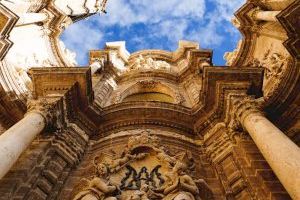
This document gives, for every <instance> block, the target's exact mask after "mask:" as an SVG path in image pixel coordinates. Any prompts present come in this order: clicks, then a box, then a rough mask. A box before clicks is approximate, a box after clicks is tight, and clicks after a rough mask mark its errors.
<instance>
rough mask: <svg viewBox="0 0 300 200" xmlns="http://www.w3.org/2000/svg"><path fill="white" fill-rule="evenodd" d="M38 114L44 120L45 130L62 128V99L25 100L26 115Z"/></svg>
mask: <svg viewBox="0 0 300 200" xmlns="http://www.w3.org/2000/svg"><path fill="white" fill-rule="evenodd" d="M29 113H38V114H40V115H42V116H43V118H44V119H45V123H46V127H47V128H58V129H60V128H62V127H63V124H64V116H63V113H64V112H63V100H62V98H38V99H32V98H31V99H28V100H27V113H26V114H25V115H27V114H29Z"/></svg>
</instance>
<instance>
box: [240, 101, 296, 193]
mask: <svg viewBox="0 0 300 200" xmlns="http://www.w3.org/2000/svg"><path fill="white" fill-rule="evenodd" d="M243 103H244V104H243ZM238 104H239V105H238V108H237V110H236V111H237V115H238V119H239V121H240V122H241V124H242V126H243V127H244V129H246V131H247V132H248V133H249V135H250V136H251V138H252V139H253V141H254V142H255V144H256V145H257V147H258V149H259V150H260V152H261V153H262V155H263V156H264V158H265V159H266V161H267V162H268V164H269V165H270V166H271V168H272V169H273V171H274V173H275V174H276V175H277V177H278V179H279V180H280V182H281V183H282V185H283V186H284V187H285V188H286V190H287V192H288V193H289V194H290V196H291V197H292V198H293V199H300V187H299V185H300V148H299V147H298V146H297V145H296V144H295V143H294V142H292V141H291V140H290V139H289V138H288V137H287V136H286V135H285V134H284V133H283V132H282V131H281V130H279V129H278V128H277V127H276V126H275V125H274V124H272V123H271V122H270V121H269V120H268V119H267V118H266V117H265V116H264V115H263V113H262V112H260V111H259V109H257V108H256V107H255V106H254V107H253V106H251V104H249V102H243V101H240V102H239V103H238Z"/></svg>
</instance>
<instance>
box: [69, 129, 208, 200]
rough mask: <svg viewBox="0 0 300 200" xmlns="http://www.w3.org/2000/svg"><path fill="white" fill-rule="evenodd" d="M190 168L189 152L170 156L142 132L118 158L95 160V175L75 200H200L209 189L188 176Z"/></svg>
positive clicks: (78, 190) (80, 188)
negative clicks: (202, 192)
mask: <svg viewBox="0 0 300 200" xmlns="http://www.w3.org/2000/svg"><path fill="white" fill-rule="evenodd" d="M191 164H192V163H191V159H190V156H189V155H188V153H187V152H181V153H179V154H178V155H177V156H171V155H169V154H168V153H166V150H165V149H164V147H162V146H161V144H160V140H159V139H158V137H156V136H151V135H149V133H148V132H142V133H141V134H140V135H138V136H132V137H130V138H129V140H128V144H127V146H126V148H125V149H124V151H122V152H121V154H120V155H119V156H117V157H111V156H109V155H105V154H101V155H99V156H96V157H95V158H94V168H95V169H96V170H95V171H96V173H95V174H94V175H93V176H92V177H90V178H87V179H86V178H84V179H82V180H81V181H80V183H79V184H78V186H77V187H75V188H74V189H73V200H83V199H95V200H96V199H101V200H102V199H111V200H113V199H120V200H123V199H124V200H144V199H163V200H175V199H176V200H199V199H200V192H199V190H200V189H201V190H203V188H201V187H207V185H206V184H203V183H205V181H204V180H202V179H200V180H194V179H193V178H192V177H191V176H190V175H189V173H188V169H190V165H191Z"/></svg>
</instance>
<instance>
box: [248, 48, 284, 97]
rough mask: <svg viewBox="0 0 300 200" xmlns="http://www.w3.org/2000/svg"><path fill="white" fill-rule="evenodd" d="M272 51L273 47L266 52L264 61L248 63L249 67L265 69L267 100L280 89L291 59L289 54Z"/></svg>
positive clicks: (265, 94) (264, 86) (254, 60)
mask: <svg viewBox="0 0 300 200" xmlns="http://www.w3.org/2000/svg"><path fill="white" fill-rule="evenodd" d="M271 49H273V47H272V46H271V47H270V48H269V49H268V50H267V51H266V52H265V54H264V57H263V58H262V60H259V59H257V58H254V59H253V60H252V61H251V62H250V63H248V66H251V67H263V68H264V69H265V78H264V85H263V90H264V97H265V98H266V99H268V98H269V97H270V96H271V95H272V94H273V93H274V91H275V90H276V89H277V88H278V86H279V84H280V82H281V81H282V80H283V78H284V73H285V71H286V70H287V68H288V65H289V64H290V57H289V56H288V55H287V54H282V53H279V52H276V51H272V50H271Z"/></svg>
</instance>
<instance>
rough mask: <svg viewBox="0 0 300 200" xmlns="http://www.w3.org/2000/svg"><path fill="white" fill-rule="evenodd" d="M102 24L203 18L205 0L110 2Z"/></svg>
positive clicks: (114, 0)
mask: <svg viewBox="0 0 300 200" xmlns="http://www.w3.org/2000/svg"><path fill="white" fill-rule="evenodd" d="M107 11H108V14H107V15H106V16H105V17H104V18H103V19H101V22H100V23H102V24H104V25H108V26H109V25H112V24H114V25H115V24H118V25H120V26H130V25H132V24H135V23H146V24H153V23H158V22H161V21H164V20H165V19H170V18H178V17H179V18H186V17H188V18H202V17H203V15H204V13H205V1H204V0H184V1H182V0H138V1H137V0H127V1H126V0H110V1H109V2H108V7H107Z"/></svg>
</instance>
